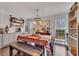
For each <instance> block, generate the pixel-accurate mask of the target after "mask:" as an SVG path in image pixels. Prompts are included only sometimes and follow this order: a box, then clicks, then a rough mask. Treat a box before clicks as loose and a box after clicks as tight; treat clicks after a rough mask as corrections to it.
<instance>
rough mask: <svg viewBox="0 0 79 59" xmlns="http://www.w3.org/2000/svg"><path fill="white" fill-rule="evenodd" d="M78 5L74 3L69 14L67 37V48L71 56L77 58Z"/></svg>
mask: <svg viewBox="0 0 79 59" xmlns="http://www.w3.org/2000/svg"><path fill="white" fill-rule="evenodd" d="M77 11H78V3H77V2H75V3H74V4H73V5H72V6H71V8H70V12H69V35H68V43H69V44H68V47H69V51H70V53H71V54H72V55H73V56H77V55H78V54H77V52H78V46H77V45H78V34H77V30H78V26H77V25H78V24H77V23H78V20H77Z"/></svg>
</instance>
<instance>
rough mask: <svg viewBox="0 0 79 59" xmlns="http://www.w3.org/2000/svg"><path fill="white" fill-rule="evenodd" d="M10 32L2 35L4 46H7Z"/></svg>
mask: <svg viewBox="0 0 79 59" xmlns="http://www.w3.org/2000/svg"><path fill="white" fill-rule="evenodd" d="M7 36H8V34H4V35H3V36H2V46H3V47H4V46H6V45H7V44H8V43H9V42H8V37H7Z"/></svg>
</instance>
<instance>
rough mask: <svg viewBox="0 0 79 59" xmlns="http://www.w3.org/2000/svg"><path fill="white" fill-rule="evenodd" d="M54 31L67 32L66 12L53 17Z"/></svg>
mask: <svg viewBox="0 0 79 59" xmlns="http://www.w3.org/2000/svg"><path fill="white" fill-rule="evenodd" d="M54 19H55V29H64V30H65V31H66V32H68V12H66V13H61V14H57V15H55V16H54Z"/></svg>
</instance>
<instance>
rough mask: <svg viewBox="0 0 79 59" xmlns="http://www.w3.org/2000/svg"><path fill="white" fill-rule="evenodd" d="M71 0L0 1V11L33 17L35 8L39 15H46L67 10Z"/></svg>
mask: <svg viewBox="0 0 79 59" xmlns="http://www.w3.org/2000/svg"><path fill="white" fill-rule="evenodd" d="M71 5H72V2H0V11H1V12H2V11H3V12H5V13H6V12H7V13H8V14H11V15H14V16H19V17H24V18H33V17H36V11H35V10H36V9H39V12H38V14H39V16H40V17H47V16H51V15H55V14H59V13H63V12H68V11H69V8H70V6H71Z"/></svg>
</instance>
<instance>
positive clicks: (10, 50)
mask: <svg viewBox="0 0 79 59" xmlns="http://www.w3.org/2000/svg"><path fill="white" fill-rule="evenodd" d="M12 50H13V49H12V47H11V46H9V55H10V56H12Z"/></svg>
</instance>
